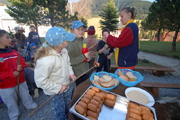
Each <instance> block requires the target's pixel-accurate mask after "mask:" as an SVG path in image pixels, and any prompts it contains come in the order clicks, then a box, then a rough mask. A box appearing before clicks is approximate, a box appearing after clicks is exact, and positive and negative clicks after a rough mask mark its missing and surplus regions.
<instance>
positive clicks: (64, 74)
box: [34, 27, 76, 120]
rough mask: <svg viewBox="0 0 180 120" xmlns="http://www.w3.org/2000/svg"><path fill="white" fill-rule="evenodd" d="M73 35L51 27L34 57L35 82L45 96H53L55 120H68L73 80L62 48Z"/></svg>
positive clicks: (66, 56)
mask: <svg viewBox="0 0 180 120" xmlns="http://www.w3.org/2000/svg"><path fill="white" fill-rule="evenodd" d="M74 38H75V35H74V34H72V33H68V32H66V31H65V30H64V29H63V28H60V27H52V28H50V29H49V30H48V31H47V33H46V37H45V40H46V42H45V43H43V46H41V47H40V48H39V49H38V51H37V53H36V56H35V64H36V67H35V70H34V73H35V82H36V85H37V87H40V88H42V89H43V91H44V93H45V94H46V95H50V96H52V95H55V94H57V95H56V96H55V97H54V98H53V102H54V110H55V116H56V119H57V120H68V112H69V103H70V101H71V98H72V94H73V90H74V84H71V85H70V86H67V84H68V83H70V78H71V79H72V80H75V79H76V77H75V76H74V73H73V70H72V67H71V66H70V59H69V56H68V52H67V50H66V49H65V48H64V47H63V46H64V45H63V42H64V41H72V40H74Z"/></svg>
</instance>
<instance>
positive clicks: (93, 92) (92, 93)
mask: <svg viewBox="0 0 180 120" xmlns="http://www.w3.org/2000/svg"><path fill="white" fill-rule="evenodd" d="M95 93H96V92H95V91H94V90H92V89H89V90H88V91H87V92H86V94H89V95H92V96H94V94H95Z"/></svg>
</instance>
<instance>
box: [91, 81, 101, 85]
mask: <svg viewBox="0 0 180 120" xmlns="http://www.w3.org/2000/svg"><path fill="white" fill-rule="evenodd" d="M92 82H93V83H94V84H95V85H97V86H101V85H100V84H99V82H98V81H97V80H93V81H92Z"/></svg>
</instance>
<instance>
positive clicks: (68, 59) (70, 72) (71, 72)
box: [66, 52, 74, 75]
mask: <svg viewBox="0 0 180 120" xmlns="http://www.w3.org/2000/svg"><path fill="white" fill-rule="evenodd" d="M66 54H67V65H68V70H69V74H70V75H71V74H74V72H73V70H72V67H71V62H70V58H69V55H68V52H66Z"/></svg>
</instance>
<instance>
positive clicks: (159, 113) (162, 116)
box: [69, 79, 170, 120]
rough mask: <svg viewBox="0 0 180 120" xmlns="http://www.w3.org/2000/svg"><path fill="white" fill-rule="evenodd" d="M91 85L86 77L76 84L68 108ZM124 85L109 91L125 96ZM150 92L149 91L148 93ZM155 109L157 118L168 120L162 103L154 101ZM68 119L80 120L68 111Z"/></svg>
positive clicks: (158, 119)
mask: <svg viewBox="0 0 180 120" xmlns="http://www.w3.org/2000/svg"><path fill="white" fill-rule="evenodd" d="M90 85H92V84H91V82H90V80H89V79H87V80H86V81H84V82H83V83H81V84H80V85H78V87H77V88H76V91H75V94H74V96H73V98H72V100H71V102H70V108H71V107H72V106H73V105H74V104H75V102H76V101H77V100H78V99H79V97H80V96H81V95H82V94H83V93H84V92H85V91H86V90H87V88H88V87H89V86H90ZM135 87H140V88H142V89H145V88H143V87H141V86H140V84H138V85H136V86H135ZM126 88H128V87H126V86H124V85H122V84H119V85H118V86H117V87H116V88H114V89H113V90H112V91H111V92H113V93H116V94H118V95H121V96H124V97H125V90H126ZM145 90H146V89H145ZM150 94H151V93H150ZM151 95H152V94H151ZM153 107H154V108H155V110H156V116H157V120H170V118H169V115H168V112H167V111H166V109H165V107H164V106H163V105H161V104H160V103H159V102H155V104H154V106H153ZM69 119H70V120H81V119H80V118H79V117H77V116H75V115H74V114H72V113H69Z"/></svg>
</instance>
